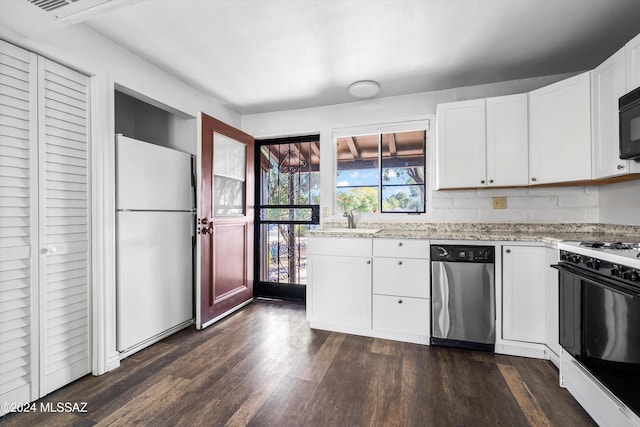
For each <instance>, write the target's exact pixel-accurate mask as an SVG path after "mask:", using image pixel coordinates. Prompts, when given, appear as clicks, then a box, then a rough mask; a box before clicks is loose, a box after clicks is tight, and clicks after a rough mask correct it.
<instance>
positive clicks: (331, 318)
mask: <svg viewBox="0 0 640 427" xmlns="http://www.w3.org/2000/svg"><path fill="white" fill-rule="evenodd" d="M428 248H429V243H428V241H424V240H423V241H419V240H391V239H389V240H387V239H358V238H331V237H326V238H325V237H310V238H308V262H309V270H308V274H309V279H308V285H307V318H308V319H309V322H310V324H311V327H312V328H315V329H326V330H332V331H337V332H345V333H352V334H358V335H365V336H373V337H380V338H387V339H394V340H399V341H407V342H414V343H421V344H428V342H429V331H430V324H429V298H428V296H429V260H428ZM376 255H385V256H376ZM389 255H390V256H389ZM394 255H395V256H394Z"/></svg>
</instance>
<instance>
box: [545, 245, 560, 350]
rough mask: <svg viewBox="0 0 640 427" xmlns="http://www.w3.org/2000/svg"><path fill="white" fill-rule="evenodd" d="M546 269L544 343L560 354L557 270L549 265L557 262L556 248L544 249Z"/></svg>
mask: <svg viewBox="0 0 640 427" xmlns="http://www.w3.org/2000/svg"><path fill="white" fill-rule="evenodd" d="M545 253H546V261H545V268H546V271H547V287H546V304H545V309H546V321H545V329H546V331H545V344H547V347H549V349H550V350H551V351H553V352H554V353H555V354H556V355H557V356H560V351H561V347H560V332H559V331H560V304H559V290H558V270H556V269H553V268H551V267H549V266H550V265H553V264H557V263H558V250H557V249H549V248H546V249H545Z"/></svg>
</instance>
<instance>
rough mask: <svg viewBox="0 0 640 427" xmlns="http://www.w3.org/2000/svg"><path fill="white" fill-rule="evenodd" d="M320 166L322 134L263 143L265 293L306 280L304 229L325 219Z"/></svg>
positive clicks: (262, 287) (261, 189) (261, 221)
mask: <svg viewBox="0 0 640 427" xmlns="http://www.w3.org/2000/svg"><path fill="white" fill-rule="evenodd" d="M319 166H320V150H319V138H313V136H310V137H300V138H287V139H284V140H265V141H259V178H260V179H259V189H258V191H259V195H260V196H259V202H258V211H259V217H258V223H257V226H258V227H259V229H260V248H259V254H258V256H259V260H260V277H259V281H260V282H261V283H259V284H258V285H260V286H258V288H257V289H258V291H259V292H263V293H264V292H270V289H269V288H268V287H266V285H267V284H270V285H276V284H288V285H304V284H305V283H306V267H307V259H306V247H307V241H306V238H305V236H304V233H305V231H306V230H309V229H310V228H316V227H317V224H318V223H319V203H320V172H319ZM314 210H315V212H316V216H315V217H314V215H313V212H314ZM272 287H273V286H272ZM280 296H282V295H280Z"/></svg>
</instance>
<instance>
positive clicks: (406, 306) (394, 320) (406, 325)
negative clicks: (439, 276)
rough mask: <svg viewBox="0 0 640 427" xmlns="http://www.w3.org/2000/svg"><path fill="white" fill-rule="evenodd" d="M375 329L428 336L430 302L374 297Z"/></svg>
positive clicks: (383, 296)
mask: <svg viewBox="0 0 640 427" xmlns="http://www.w3.org/2000/svg"><path fill="white" fill-rule="evenodd" d="M373 329H375V330H378V331H387V332H399V333H404V334H416V335H425V336H428V335H429V329H430V328H429V300H428V299H424V298H407V297H395V296H387V295H374V296H373Z"/></svg>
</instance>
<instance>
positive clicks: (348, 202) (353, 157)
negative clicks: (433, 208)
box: [336, 130, 426, 213]
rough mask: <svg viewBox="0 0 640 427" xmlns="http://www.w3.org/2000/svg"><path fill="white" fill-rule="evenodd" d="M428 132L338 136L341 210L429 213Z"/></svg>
mask: <svg viewBox="0 0 640 427" xmlns="http://www.w3.org/2000/svg"><path fill="white" fill-rule="evenodd" d="M425 139H426V132H425V131H424V130H420V131H410V132H396V133H381V134H371V135H358V136H347V137H340V138H337V140H336V144H337V153H336V154H337V177H336V203H337V209H338V212H346V211H351V210H353V211H355V212H383V213H384V212H425V205H426V197H425Z"/></svg>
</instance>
